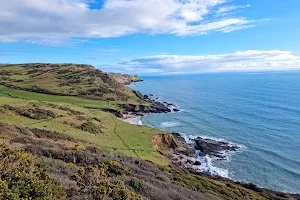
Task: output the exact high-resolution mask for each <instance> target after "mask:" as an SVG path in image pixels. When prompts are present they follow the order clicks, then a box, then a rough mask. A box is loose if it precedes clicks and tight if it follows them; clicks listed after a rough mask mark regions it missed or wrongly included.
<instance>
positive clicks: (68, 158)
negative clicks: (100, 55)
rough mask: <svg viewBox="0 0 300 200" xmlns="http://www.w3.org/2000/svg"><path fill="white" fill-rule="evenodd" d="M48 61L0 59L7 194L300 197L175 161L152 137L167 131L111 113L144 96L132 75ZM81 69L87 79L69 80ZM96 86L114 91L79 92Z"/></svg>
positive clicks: (0, 156)
mask: <svg viewBox="0 0 300 200" xmlns="http://www.w3.org/2000/svg"><path fill="white" fill-rule="evenodd" d="M44 67H45V69H44V68H41V66H40V65H39V64H38V65H37V66H35V65H34V66H33V67H32V65H30V66H28V65H10V66H7V65H3V66H0V68H1V72H0V73H1V75H0V78H1V80H2V82H1V83H2V85H1V86H0V199H13V200H15V199H16V200H17V199H49V200H57V199H72V200H73V199H113V200H121V199H122V200H123V199H155V200H160V199H161V200H167V199H174V200H178V199H183V200H185V199H186V200H189V199H204V200H206V199H207V200H208V199H213V200H214V199H216V200H217V199H228V200H231V199H249V200H250V199H259V200H266V199H278V200H281V199H296V197H297V196H293V195H288V194H283V193H275V192H273V191H269V190H264V189H259V188H257V187H256V186H254V185H252V184H244V185H242V184H240V183H235V182H233V181H229V180H226V179H221V178H217V177H210V176H207V175H203V174H197V173H195V172H191V171H187V170H184V169H181V168H179V167H176V166H174V165H172V163H171V161H170V160H169V159H168V157H167V149H164V148H157V145H159V144H157V142H156V143H155V144H154V143H153V141H154V138H156V137H157V136H158V134H159V135H161V134H168V133H166V132H164V131H161V130H158V129H155V128H151V127H148V126H135V125H130V124H127V123H125V122H123V121H121V120H119V119H117V118H116V117H115V115H114V114H112V113H110V112H105V111H106V110H108V109H115V110H118V109H120V107H119V104H122V103H130V101H135V102H137V103H145V102H142V101H141V100H140V99H138V98H137V97H136V96H135V95H134V92H133V91H132V90H130V89H129V88H127V87H126V86H125V85H124V80H125V79H122V80H123V82H122V81H120V80H116V78H113V77H112V76H116V75H109V74H107V73H104V72H101V71H95V70H94V69H92V68H91V67H89V66H78V65H66V66H65V65H63V66H62V65H46V66H44ZM35 68H37V69H38V71H36V70H34V69H35ZM81 68H82V69H81ZM31 70H34V71H33V72H29V71H31ZM64 70H65V71H64ZM91 72H96V74H97V73H98V75H99V76H98V75H96V76H94V75H91V74H90V75H87V73H91ZM33 74H34V75H33ZM100 74H101V75H100ZM105 74H106V75H105ZM62 76H63V77H64V78H62ZM75 76H76V77H77V79H78V78H79V79H80V83H70V80H75V78H74V79H72V78H69V79H67V77H75ZM102 76H103V77H104V78H103V77H102ZM118 76H121V75H118ZM93 77H94V78H95V80H94V79H93V80H94V82H93V83H91V84H89V83H88V82H89V81H88V79H91V78H93ZM105 77H109V78H108V79H110V80H106V81H103V80H102V79H105ZM100 79H101V80H100ZM67 80H68V84H67V85H61V83H62V82H66V81H67ZM71 82H72V81H71ZM98 82H99V83H98ZM81 84H82V85H81ZM4 85H6V86H8V87H6V86H4ZM95 85H96V86H97V88H98V89H99V88H102V87H104V88H105V87H108V88H109V90H107V91H106V92H104V93H102V94H103V95H102V96H101V95H98V94H97V95H94V94H93V93H91V94H80V91H81V90H84V91H89V89H90V88H93V87H94V86H95ZM35 86H36V87H35ZM96 86H95V87H96ZM72 87H73V88H74V89H71V88H72ZM32 88H33V89H32ZM37 88H38V89H37ZM121 88H123V89H124V90H123V89H122V90H121ZM70 91H73V93H72V95H71V96H67V95H68V92H70ZM38 92H39V93H38ZM45 93H47V94H45ZM58 94H60V95H58ZM124 96H127V97H128V98H127V99H122V98H123V97H124ZM112 97H113V98H112ZM169 135H171V134H168V136H169ZM175 142H176V141H175ZM158 149H159V151H158Z"/></svg>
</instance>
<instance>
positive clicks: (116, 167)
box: [102, 161, 132, 176]
mask: <svg viewBox="0 0 300 200" xmlns="http://www.w3.org/2000/svg"><path fill="white" fill-rule="evenodd" d="M102 167H103V168H107V173H108V175H109V176H121V175H129V174H131V173H132V171H131V170H129V169H128V168H127V167H125V166H123V165H122V164H121V163H119V162H117V161H105V162H103V163H102Z"/></svg>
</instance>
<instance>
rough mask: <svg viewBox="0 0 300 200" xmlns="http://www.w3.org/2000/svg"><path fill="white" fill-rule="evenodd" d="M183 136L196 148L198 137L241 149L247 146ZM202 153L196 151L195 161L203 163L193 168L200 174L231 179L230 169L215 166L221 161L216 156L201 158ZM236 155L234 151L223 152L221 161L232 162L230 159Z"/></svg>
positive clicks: (205, 137)
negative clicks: (204, 173) (195, 140)
mask: <svg viewBox="0 0 300 200" xmlns="http://www.w3.org/2000/svg"><path fill="white" fill-rule="evenodd" d="M181 136H182V137H183V138H184V139H185V141H186V142H187V143H189V144H191V145H193V146H194V147H195V145H196V144H195V142H194V139H195V138H197V137H201V138H203V139H211V140H215V141H222V142H227V143H228V144H229V145H235V146H238V147H240V149H241V150H242V149H244V148H245V146H243V145H238V144H235V143H232V142H228V141H226V140H224V139H222V138H214V137H208V136H196V135H188V134H181ZM199 153H200V151H199V150H197V151H196V155H197V156H195V157H194V158H193V161H199V162H200V163H201V165H198V166H197V165H192V166H191V167H192V168H193V169H195V170H197V171H199V172H206V173H209V174H212V175H217V176H221V177H225V178H230V177H229V171H228V169H224V168H220V167H216V166H215V162H218V161H219V160H220V158H219V157H215V156H209V155H206V156H204V157H201V156H199ZM233 153H234V151H222V152H219V154H221V155H222V156H223V157H222V158H221V160H222V161H223V162H230V157H231V155H232V154H233Z"/></svg>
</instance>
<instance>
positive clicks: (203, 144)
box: [194, 137, 240, 158]
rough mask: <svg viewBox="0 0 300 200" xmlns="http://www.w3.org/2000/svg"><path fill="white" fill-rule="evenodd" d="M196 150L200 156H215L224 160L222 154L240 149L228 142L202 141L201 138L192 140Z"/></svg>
mask: <svg viewBox="0 0 300 200" xmlns="http://www.w3.org/2000/svg"><path fill="white" fill-rule="evenodd" d="M194 141H195V144H196V145H195V148H196V150H200V156H206V155H211V156H216V157H220V158H224V157H225V156H224V153H223V152H229V151H237V150H239V149H240V147H239V146H236V145H232V144H230V143H228V142H224V141H216V140H212V139H203V138H201V137H197V138H196V139H194Z"/></svg>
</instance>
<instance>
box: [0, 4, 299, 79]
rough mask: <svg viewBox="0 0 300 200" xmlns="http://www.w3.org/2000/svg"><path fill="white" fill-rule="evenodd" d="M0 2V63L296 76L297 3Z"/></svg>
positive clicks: (297, 66)
mask: <svg viewBox="0 0 300 200" xmlns="http://www.w3.org/2000/svg"><path fill="white" fill-rule="evenodd" d="M0 3H1V7H0V27H1V28H0V63H5V64H6V63H36V62H47V63H80V64H90V65H93V66H95V67H96V68H99V69H101V70H104V71H112V72H122V73H129V74H185V73H203V72H205V73H207V72H241V71H242V72H243V71H247V72H253V71H278V70H300V12H299V9H300V1H299V0H287V1H282V0H248V1H246V0H9V1H7V0H0Z"/></svg>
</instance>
